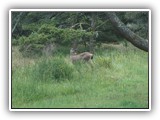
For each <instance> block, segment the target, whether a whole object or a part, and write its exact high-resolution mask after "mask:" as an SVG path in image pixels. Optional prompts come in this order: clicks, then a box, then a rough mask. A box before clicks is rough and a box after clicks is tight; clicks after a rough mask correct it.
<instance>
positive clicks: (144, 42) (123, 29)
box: [106, 12, 148, 52]
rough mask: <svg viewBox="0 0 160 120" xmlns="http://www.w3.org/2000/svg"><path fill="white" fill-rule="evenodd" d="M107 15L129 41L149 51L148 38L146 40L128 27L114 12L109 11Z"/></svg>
mask: <svg viewBox="0 0 160 120" xmlns="http://www.w3.org/2000/svg"><path fill="white" fill-rule="evenodd" d="M106 15H107V18H108V19H109V20H110V22H111V23H112V25H113V26H114V27H115V28H116V29H117V30H118V31H119V32H120V33H121V35H122V36H123V37H124V38H125V39H126V40H127V41H129V42H131V43H132V44H133V45H134V46H136V47H137V48H139V49H141V50H144V51H146V52H148V40H145V39H144V38H142V37H140V36H138V35H137V34H135V33H134V32H132V31H131V30H130V29H129V28H127V27H126V26H125V24H124V23H123V22H122V21H121V20H120V19H119V18H118V17H117V15H116V14H115V13H114V12H107V13H106Z"/></svg>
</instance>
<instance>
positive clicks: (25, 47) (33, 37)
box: [16, 24, 92, 57]
mask: <svg viewBox="0 0 160 120" xmlns="http://www.w3.org/2000/svg"><path fill="white" fill-rule="evenodd" d="M90 36H92V33H91V32H85V31H81V30H74V29H69V28H66V29H60V28H56V27H54V26H51V25H47V24H44V25H42V26H41V27H40V28H39V30H38V31H37V32H33V33H31V34H30V35H29V36H28V37H26V36H21V37H20V38H19V40H18V41H19V45H20V51H21V52H22V54H23V55H24V56H27V57H32V56H37V55H38V56H40V55H42V52H43V50H44V48H45V47H46V46H47V45H53V44H60V45H70V44H71V41H73V40H80V38H82V37H83V38H89V37H90ZM16 43H17V41H16Z"/></svg>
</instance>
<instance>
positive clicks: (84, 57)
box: [70, 48, 93, 63]
mask: <svg viewBox="0 0 160 120" xmlns="http://www.w3.org/2000/svg"><path fill="white" fill-rule="evenodd" d="M70 59H71V61H72V63H75V62H76V61H85V62H89V61H90V60H91V59H93V54H92V53H90V52H83V53H79V54H77V52H76V50H75V49H73V48H71V49H70Z"/></svg>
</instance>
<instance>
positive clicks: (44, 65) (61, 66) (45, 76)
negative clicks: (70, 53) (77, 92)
mask: <svg viewBox="0 0 160 120" xmlns="http://www.w3.org/2000/svg"><path fill="white" fill-rule="evenodd" d="M35 69H36V70H35V71H36V78H39V79H40V80H43V81H47V80H56V81H61V80H66V79H67V80H70V79H71V78H72V77H73V66H72V65H71V64H69V63H67V62H66V61H65V60H64V58H60V57H56V58H53V59H52V58H50V59H47V60H45V59H43V60H42V61H40V62H39V63H38V64H37V65H36V67H35Z"/></svg>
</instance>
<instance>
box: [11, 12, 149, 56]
mask: <svg viewBox="0 0 160 120" xmlns="http://www.w3.org/2000/svg"><path fill="white" fill-rule="evenodd" d="M110 14H112V19H111V15H109V14H107V12H12V30H11V31H12V44H13V45H19V46H20V51H21V52H22V53H24V55H27V54H28V55H35V54H37V55H42V53H43V52H44V51H49V50H50V51H52V52H53V50H54V46H68V47H75V48H77V46H78V45H82V46H85V48H86V49H88V50H89V51H94V48H95V47H96V46H100V45H101V44H102V43H114V44H115V43H116V44H119V43H121V42H125V41H126V40H127V41H129V42H131V41H130V40H128V38H126V37H125V35H122V33H123V32H121V30H122V29H121V30H119V29H118V28H117V27H116V26H115V25H114V24H116V23H114V22H113V21H114V20H116V17H117V18H119V19H120V20H121V22H123V25H124V26H125V27H126V28H127V30H128V29H129V30H130V31H132V32H133V33H134V34H136V36H138V37H140V38H142V39H140V40H142V42H141V44H142V43H143V45H146V44H144V43H147V42H148V41H147V40H148V34H149V33H148V12H135V11H134V12H115V13H112V12H111V13H110ZM113 15H115V16H116V17H113ZM117 25H120V24H118V23H117ZM124 26H119V27H124ZM124 34H126V35H127V34H130V33H128V31H125V32H124ZM131 37H132V36H131ZM138 37H137V38H136V40H137V41H135V40H134V39H133V43H132V42H131V43H132V44H133V45H134V44H135V43H136V44H138V45H137V46H136V47H138V48H140V49H142V45H141V44H139V43H140V42H139V38H138ZM143 41H144V42H143ZM146 41H147V42H146ZM146 49H148V48H146ZM143 50H144V49H143ZM145 51H147V50H145Z"/></svg>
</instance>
